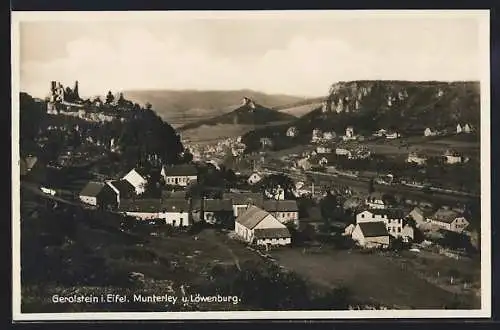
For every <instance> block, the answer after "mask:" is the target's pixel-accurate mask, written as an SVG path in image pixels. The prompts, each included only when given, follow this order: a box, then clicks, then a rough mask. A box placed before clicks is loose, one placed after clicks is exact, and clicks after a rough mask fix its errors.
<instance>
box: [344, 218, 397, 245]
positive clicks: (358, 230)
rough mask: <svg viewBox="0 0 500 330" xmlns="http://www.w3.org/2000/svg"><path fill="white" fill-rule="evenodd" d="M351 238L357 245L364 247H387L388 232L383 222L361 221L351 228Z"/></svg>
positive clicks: (388, 242) (388, 240)
mask: <svg viewBox="0 0 500 330" xmlns="http://www.w3.org/2000/svg"><path fill="white" fill-rule="evenodd" d="M351 238H352V240H353V241H355V242H356V243H357V244H358V245H359V246H362V247H366V248H388V247H389V244H390V237H389V233H388V232H387V228H386V226H385V225H384V223H383V222H381V221H377V222H361V223H358V224H356V226H354V228H353V229H352V233H351Z"/></svg>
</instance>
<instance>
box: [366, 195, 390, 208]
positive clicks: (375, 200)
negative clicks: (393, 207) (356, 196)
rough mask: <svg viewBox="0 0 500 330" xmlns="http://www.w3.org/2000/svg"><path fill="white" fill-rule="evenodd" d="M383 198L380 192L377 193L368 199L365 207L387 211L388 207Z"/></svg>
mask: <svg viewBox="0 0 500 330" xmlns="http://www.w3.org/2000/svg"><path fill="white" fill-rule="evenodd" d="M382 197H383V196H382V194H381V193H380V192H376V191H375V192H373V193H371V194H370V195H368V197H366V199H365V205H366V206H368V208H370V209H385V208H387V206H388V205H387V203H386V201H384V199H383V198H382Z"/></svg>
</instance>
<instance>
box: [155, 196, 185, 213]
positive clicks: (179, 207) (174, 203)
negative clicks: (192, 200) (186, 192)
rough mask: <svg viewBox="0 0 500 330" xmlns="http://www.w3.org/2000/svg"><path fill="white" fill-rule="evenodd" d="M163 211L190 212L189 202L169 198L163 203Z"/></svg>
mask: <svg viewBox="0 0 500 330" xmlns="http://www.w3.org/2000/svg"><path fill="white" fill-rule="evenodd" d="M160 207H161V211H166V212H189V201H187V200H185V199H181V198H169V199H163V200H162V201H161V205H160Z"/></svg>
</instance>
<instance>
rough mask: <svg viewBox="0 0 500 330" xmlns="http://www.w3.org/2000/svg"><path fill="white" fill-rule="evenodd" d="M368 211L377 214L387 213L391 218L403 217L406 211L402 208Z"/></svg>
mask: <svg viewBox="0 0 500 330" xmlns="http://www.w3.org/2000/svg"><path fill="white" fill-rule="evenodd" d="M367 211H368V212H371V213H373V214H377V215H382V216H383V215H386V216H387V218H389V219H402V218H404V217H405V212H404V211H403V210H402V209H370V210H367Z"/></svg>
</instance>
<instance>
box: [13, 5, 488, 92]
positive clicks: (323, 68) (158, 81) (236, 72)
mask: <svg viewBox="0 0 500 330" xmlns="http://www.w3.org/2000/svg"><path fill="white" fill-rule="evenodd" d="M82 15H84V14H82ZM117 15H120V14H117ZM87 17H88V16H87ZM173 17H174V16H172V15H170V16H165V17H163V18H159V19H158V18H156V19H154V20H153V19H151V20H146V19H144V16H142V17H141V18H139V19H138V18H134V19H128V20H108V21H106V20H105V18H103V20H95V19H94V20H92V21H86V20H82V21H74V20H73V21H70V20H65V21H57V19H55V18H54V19H53V20H44V21H38V22H37V21H29V22H27V21H25V22H22V23H21V24H20V69H21V75H20V83H21V86H20V87H21V90H23V91H27V92H28V93H30V94H32V95H34V96H37V97H44V96H45V95H46V94H47V92H48V88H49V84H50V81H51V80H57V81H61V82H62V83H63V84H64V85H70V86H73V84H74V81H75V80H79V82H80V94H81V95H82V96H91V95H96V94H104V93H105V92H106V91H108V90H110V89H111V90H113V91H118V90H125V89H200V90H221V89H223V90H235V89H243V88H249V89H254V90H259V91H262V92H266V93H282V94H291V95H302V96H319V95H324V94H326V93H327V91H328V88H329V86H330V85H331V84H332V83H333V82H336V81H340V80H356V79H369V80H371V79H398V80H479V74H480V72H479V65H478V64H479V55H480V54H479V47H478V45H479V25H478V22H479V20H478V17H477V16H474V15H469V16H467V15H465V16H464V15H462V16H456V17H445V16H442V15H391V16H384V17H377V16H375V15H364V14H363V13H360V14H359V15H358V16H357V17H352V16H349V17H343V16H341V15H332V16H330V17H329V16H325V15H323V16H321V17H308V16H307V15H301V16H299V17H297V16H293V19H291V18H292V16H291V15H290V17H287V16H286V15H285V14H281V15H279V16H264V17H260V18H259V17H258V16H256V15H255V14H253V15H250V16H248V17H247V16H244V15H242V14H239V16H238V17H231V16H228V15H226V16H224V19H223V18H215V17H214V18H210V17H209V16H207V15H205V16H204V17H203V18H198V19H194V18H193V17H186V18H185V19H180V18H179V17H176V18H175V19H174V18H173ZM81 19H85V16H81Z"/></svg>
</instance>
